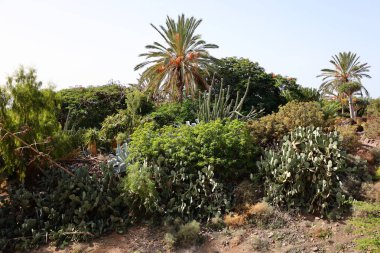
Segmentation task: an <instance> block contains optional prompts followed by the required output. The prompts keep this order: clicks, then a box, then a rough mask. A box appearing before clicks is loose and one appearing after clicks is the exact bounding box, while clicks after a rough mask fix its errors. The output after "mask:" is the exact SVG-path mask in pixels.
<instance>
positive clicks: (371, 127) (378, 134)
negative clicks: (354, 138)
mask: <svg viewBox="0 0 380 253" xmlns="http://www.w3.org/2000/svg"><path fill="white" fill-rule="evenodd" d="M364 135H365V136H366V137H368V138H371V139H379V138H380V116H379V117H374V118H371V119H368V121H367V122H366V124H365V128H364Z"/></svg>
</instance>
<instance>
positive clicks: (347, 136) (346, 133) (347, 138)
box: [336, 125, 362, 153]
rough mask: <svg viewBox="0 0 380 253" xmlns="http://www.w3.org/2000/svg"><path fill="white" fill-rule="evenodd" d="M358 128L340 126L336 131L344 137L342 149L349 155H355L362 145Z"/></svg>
mask: <svg viewBox="0 0 380 253" xmlns="http://www.w3.org/2000/svg"><path fill="white" fill-rule="evenodd" d="M356 128H357V126H351V125H343V126H338V127H337V128H336V130H337V131H338V132H339V134H340V135H341V136H342V138H343V140H342V147H343V148H344V149H345V150H346V151H348V152H349V153H355V152H356V151H357V149H358V148H359V147H360V146H361V145H362V144H361V143H360V137H359V136H358V135H357V134H356Z"/></svg>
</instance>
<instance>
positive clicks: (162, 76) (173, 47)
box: [135, 15, 218, 101]
mask: <svg viewBox="0 0 380 253" xmlns="http://www.w3.org/2000/svg"><path fill="white" fill-rule="evenodd" d="M201 22H202V20H201V19H200V20H197V19H195V18H194V17H191V18H186V17H185V15H181V16H178V19H177V21H175V20H174V19H172V18H170V17H167V19H166V27H164V26H160V27H159V28H160V29H159V28H157V27H156V26H154V25H152V27H153V28H154V29H155V30H156V31H157V32H158V33H159V34H160V35H161V37H162V38H163V39H164V42H165V44H161V43H158V42H154V43H153V44H152V45H148V46H146V48H147V49H148V50H150V51H149V52H147V53H144V54H141V55H140V56H143V57H145V58H146V61H144V62H142V63H140V64H139V65H137V66H136V67H135V70H138V69H141V68H143V67H145V66H149V67H148V68H146V69H145V70H144V72H143V73H142V75H141V80H140V82H147V87H146V90H147V91H148V92H149V93H150V94H151V95H152V96H153V97H154V96H155V95H157V94H163V95H164V96H169V99H171V100H175V101H182V100H183V98H184V94H185V95H186V96H188V95H192V96H194V95H196V91H197V90H199V89H208V88H209V86H208V84H207V82H206V80H205V78H204V75H203V74H205V73H208V71H209V68H210V65H211V63H212V62H215V61H216V59H215V58H214V57H212V56H211V55H210V54H209V52H208V49H212V48H218V46H217V45H214V44H207V43H206V42H205V41H204V40H202V39H201V35H199V34H195V31H196V29H197V28H198V26H199V25H200V23H201Z"/></svg>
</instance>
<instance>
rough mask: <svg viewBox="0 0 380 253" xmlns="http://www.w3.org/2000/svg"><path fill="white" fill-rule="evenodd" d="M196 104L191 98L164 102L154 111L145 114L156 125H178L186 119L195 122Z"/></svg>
mask: <svg viewBox="0 0 380 253" xmlns="http://www.w3.org/2000/svg"><path fill="white" fill-rule="evenodd" d="M195 113H196V104H195V103H194V102H193V101H191V100H189V99H188V100H185V101H184V102H182V103H165V104H161V105H160V106H158V107H157V108H156V109H155V110H154V112H152V113H151V114H149V115H147V118H148V119H151V120H153V121H154V122H155V123H157V125H158V126H161V127H162V126H167V125H179V124H184V123H185V122H186V121H190V122H195V120H196V114H195Z"/></svg>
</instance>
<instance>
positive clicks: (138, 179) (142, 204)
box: [123, 163, 159, 217]
mask: <svg viewBox="0 0 380 253" xmlns="http://www.w3.org/2000/svg"><path fill="white" fill-rule="evenodd" d="M127 170H128V173H127V175H126V177H125V178H124V180H123V184H124V190H125V191H127V192H128V195H129V196H130V198H129V199H130V201H131V207H133V208H132V211H135V212H136V213H135V215H134V216H140V217H141V214H153V213H154V212H155V211H156V210H157V209H158V205H159V203H158V200H159V199H158V193H157V190H156V185H155V181H154V180H153V179H152V172H151V170H150V168H148V167H147V166H146V165H145V164H144V165H143V166H141V165H140V164H139V163H135V164H131V165H129V166H128V168H127Z"/></svg>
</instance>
